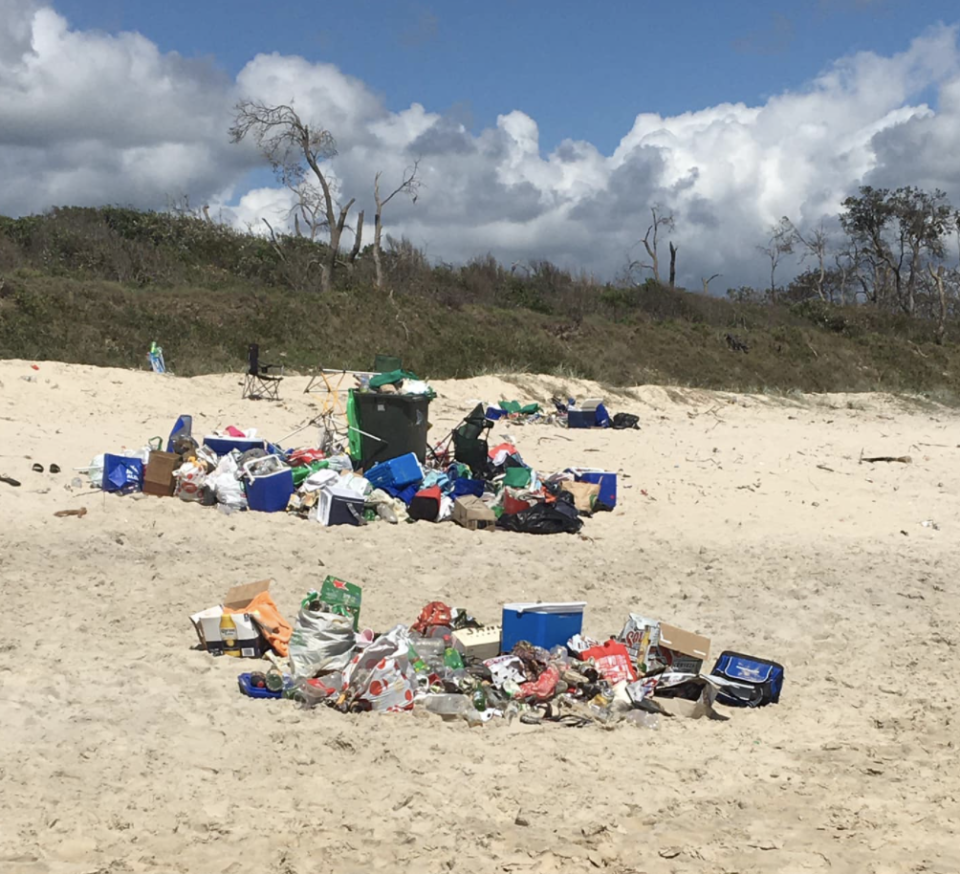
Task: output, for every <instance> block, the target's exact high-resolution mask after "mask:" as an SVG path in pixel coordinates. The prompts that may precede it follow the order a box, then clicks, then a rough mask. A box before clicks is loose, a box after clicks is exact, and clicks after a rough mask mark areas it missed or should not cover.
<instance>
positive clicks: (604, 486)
mask: <svg viewBox="0 0 960 874" xmlns="http://www.w3.org/2000/svg"><path fill="white" fill-rule="evenodd" d="M577 479H579V480H580V482H582V483H596V484H599V485H600V494H599V496H598V497H599V500H600V501H601V502H602V503H603V504H605V505H606V506H608V507H609V508H610V509H611V510H612V509H613V508H614V507H616V506H617V475H616V474H615V473H611V472H609V471H603V472H602V473H601V472H596V473H594V472H588V473H582V474H580V476H579V477H577Z"/></svg>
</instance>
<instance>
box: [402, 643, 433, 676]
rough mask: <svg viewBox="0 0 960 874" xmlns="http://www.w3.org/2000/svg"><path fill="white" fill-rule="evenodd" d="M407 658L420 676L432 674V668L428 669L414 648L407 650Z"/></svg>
mask: <svg viewBox="0 0 960 874" xmlns="http://www.w3.org/2000/svg"><path fill="white" fill-rule="evenodd" d="M407 656H408V657H409V659H410V664H411V665H413V669H414V671H416V672H417V673H418V674H429V673H430V668H428V667H427V663H426V662H425V661H424V660H423V659H422V658H421V657H420V655H419V654H418V653H417V651H416V650H415V649H414V648H413V647H412V646H410V647H408V648H407Z"/></svg>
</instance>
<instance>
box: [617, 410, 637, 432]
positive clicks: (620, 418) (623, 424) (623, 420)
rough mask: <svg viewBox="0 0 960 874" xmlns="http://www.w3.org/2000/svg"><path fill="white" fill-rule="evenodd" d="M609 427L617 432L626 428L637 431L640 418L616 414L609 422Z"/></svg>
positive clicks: (626, 414) (630, 414)
mask: <svg viewBox="0 0 960 874" xmlns="http://www.w3.org/2000/svg"><path fill="white" fill-rule="evenodd" d="M610 427H611V428H615V429H617V430H618V431H622V430H624V429H626V428H634V429H636V430H637V431H639V430H640V417H639V416H635V415H633V413H617V414H616V415H615V416H614V417H613V420H612V421H611V422H610Z"/></svg>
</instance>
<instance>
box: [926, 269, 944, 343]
mask: <svg viewBox="0 0 960 874" xmlns="http://www.w3.org/2000/svg"><path fill="white" fill-rule="evenodd" d="M927 269H928V270H929V271H930V276H931V277H932V278H933V282H934V284H935V285H936V286H937V297H938V298H939V299H940V312H939V313H938V315H937V332H936V334H934V339H935V340H936V341H937V345H938V346H942V345H943V338H944V336H945V335H946V333H947V290H946V288H945V287H944V282H943V265H942V264H941V265H940V266H939V267H938V268H937V270H934V269H933V267H932V266H931V265H929V264H928V265H927Z"/></svg>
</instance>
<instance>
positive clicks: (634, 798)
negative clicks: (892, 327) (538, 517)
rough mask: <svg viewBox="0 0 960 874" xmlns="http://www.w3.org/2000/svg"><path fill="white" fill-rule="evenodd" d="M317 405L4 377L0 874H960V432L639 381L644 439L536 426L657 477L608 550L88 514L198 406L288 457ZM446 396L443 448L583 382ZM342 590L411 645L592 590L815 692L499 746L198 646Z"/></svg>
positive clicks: (890, 410) (194, 389)
mask: <svg viewBox="0 0 960 874" xmlns="http://www.w3.org/2000/svg"><path fill="white" fill-rule="evenodd" d="M24 376H29V377H35V378H36V381H29V382H28V381H26V380H24V379H22V378H21V377H24ZM305 383H306V380H304V379H300V378H291V379H288V380H287V381H285V382H284V383H283V397H284V402H283V404H282V405H276V404H268V403H263V402H249V401H241V400H240V388H239V383H238V377H237V376H235V375H232V376H230V375H227V376H215V377H203V378H198V379H191V380H181V379H176V378H163V377H158V376H154V375H153V374H148V373H142V372H141V373H134V372H127V371H121V370H103V369H97V368H93V367H79V366H68V365H61V364H54V363H41V364H40V369H39V370H38V371H34V370H32V369H31V368H30V363H29V362H20V361H6V362H0V438H2V440H0V473H4V474H8V475H11V476H14V477H16V478H17V479H19V480H21V481H22V483H23V485H22V487H21V488H19V489H15V488H11V487H9V486H7V485H5V484H3V483H0V522H2V531H3V535H2V537H0V583H2V591H3V607H4V610H3V614H2V620H0V621H2V623H3V634H2V640H0V805H2V810H0V872H3V874H7V872H10V874H13V872H16V874H40V872H50V874H68V872H69V874H94V872H103V874H106V872H110V874H124V872H144V871H149V872H190V874H200V872H203V874H207V872H228V874H240V872H247V871H250V872H254V871H255V872H262V871H267V872H275V874H312V872H320V871H328V870H330V871H333V870H336V871H342V872H354V871H356V872H360V871H363V872H370V871H390V872H393V871H408V870H409V871H418V872H448V871H463V872H494V871H497V872H500V871H504V872H528V871H532V872H548V871H589V870H593V869H606V870H610V871H615V872H641V871H643V872H688V871H689V872H694V871H696V872H735V871H736V872H774V871H777V872H782V871H790V872H794V871H824V872H826V871H830V872H834V874H836V872H851V874H852V872H858V874H860V872H904V871H924V872H931V874H932V872H941V874H947V872H957V871H960V837H958V834H957V832H958V823H960V803H958V800H960V765H958V763H957V758H956V742H957V729H956V723H955V718H954V715H953V710H954V709H955V707H956V702H957V687H958V680H960V668H958V665H957V658H958V655H960V648H958V642H960V626H958V619H960V602H958V597H957V596H958V583H957V570H958V565H960V558H958V554H957V549H956V532H957V523H958V501H957V494H958V487H960V471H958V464H957V461H958V459H960V448H958V446H957V444H958V442H960V440H958V430H957V424H958V418H957V415H956V414H955V413H954V412H952V411H947V410H944V409H940V408H932V407H931V408H921V407H917V406H914V407H909V406H908V405H906V404H904V403H901V402H898V401H896V400H894V399H892V398H889V397H881V396H850V397H841V396H828V397H817V398H806V399H796V400H793V401H788V400H783V399H780V400H776V399H771V398H765V397H744V396H734V395H717V394H707V393H704V392H692V391H679V390H676V391H675V390H664V389H658V388H641V389H638V390H637V391H636V392H635V393H634V396H633V397H630V398H627V397H624V398H615V399H612V401H611V407H612V408H613V410H614V411H616V410H627V411H631V410H632V411H634V412H636V413H638V414H640V415H641V417H642V421H643V430H642V431H640V432H597V431H579V432H577V431H570V432H567V431H563V430H560V429H557V428H554V427H545V426H544V427H526V428H514V429H513V432H514V434H515V436H516V438H517V441H518V444H519V447H520V449H521V452H522V453H523V455H524V457H525V458H526V460H528V461H529V462H531V463H533V464H534V465H535V466H537V467H538V468H540V469H541V470H547V471H549V470H551V469H556V468H560V467H563V466H566V465H568V464H583V465H607V466H609V467H610V468H613V469H618V470H621V471H622V472H623V478H622V479H621V502H620V506H619V507H618V508H617V510H616V512H615V513H613V514H606V515H603V516H598V517H597V518H595V519H593V520H590V521H588V522H587V525H586V528H585V533H586V534H587V535H588V537H589V539H587V540H584V539H580V538H578V537H570V536H554V537H542V538H537V537H533V536H520V535H510V534H505V533H499V532H498V533H493V534H491V533H482V532H475V533H470V532H466V531H463V530H461V529H459V528H457V527H456V526H454V525H452V524H443V525H430V524H428V523H418V524H417V525H409V526H407V525H405V526H399V527H393V526H388V525H386V524H377V525H371V526H368V527H366V528H363V529H343V528H340V529H330V530H325V529H323V528H321V527H320V526H317V525H315V524H311V523H308V522H304V521H300V520H298V519H295V518H288V517H284V516H281V515H263V514H255V513H245V514H237V515H233V516H230V517H227V516H224V515H221V514H220V513H218V512H217V511H216V510H215V509H204V508H201V507H199V506H196V505H187V504H182V503H180V502H179V501H176V500H173V499H156V498H148V497H142V498H140V499H133V498H118V497H112V496H104V495H102V494H100V493H93V494H91V493H89V492H84V493H80V492H76V491H70V490H69V489H67V488H65V487H66V486H67V485H68V484H69V483H70V480H71V478H72V474H71V473H70V472H69V471H70V469H71V468H74V467H79V466H83V465H85V464H86V463H87V462H88V461H89V459H90V458H91V457H92V456H93V455H95V454H96V453H98V452H102V451H111V450H116V449H120V448H122V447H124V446H126V447H129V448H135V447H139V446H140V445H142V444H143V443H144V442H145V441H146V439H147V438H149V437H152V436H153V435H161V436H164V437H165V436H166V434H167V433H168V432H169V429H170V427H171V426H172V423H173V422H174V420H175V419H176V417H177V415H178V414H179V413H185V412H189V413H192V414H193V415H194V417H195V427H196V430H197V431H198V432H200V433H205V432H206V431H208V430H209V429H212V428H213V427H216V426H221V425H227V424H231V423H233V424H236V425H238V426H241V427H243V426H244V425H256V426H259V427H260V428H261V429H262V431H264V432H266V433H267V434H269V435H272V436H273V437H275V438H276V437H280V436H282V435H283V434H285V433H287V432H288V431H291V430H293V428H294V427H296V426H297V425H298V424H300V423H301V422H302V421H304V420H305V419H306V418H308V417H309V415H310V407H309V406H308V404H309V402H310V400H311V399H310V397H309V396H308V395H304V394H303V393H302V388H303V386H304V385H305ZM518 385H519V387H518ZM436 388H437V389H438V391H439V392H440V393H441V398H439V399H438V400H437V401H436V402H435V403H434V405H433V407H432V411H433V415H432V419H433V420H434V421H435V422H436V427H435V430H434V432H433V433H435V434H437V435H438V436H439V434H440V433H441V432H442V431H443V429H445V428H449V427H451V426H452V425H453V424H455V422H456V421H457V420H458V419H459V418H460V416H461V415H462V414H463V413H465V412H466V411H467V409H468V403H467V402H468V400H469V399H471V398H479V397H483V398H486V399H489V400H497V399H499V397H501V396H503V397H506V398H510V399H512V398H517V399H519V400H524V401H526V400H530V399H537V400H544V399H547V398H549V396H550V394H551V393H553V392H554V391H557V390H558V389H561V388H563V387H562V386H560V385H559V384H558V383H557V382H556V381H555V380H542V379H536V378H532V377H518V378H517V380H516V382H515V383H507V382H504V381H501V380H500V379H496V378H492V377H491V378H484V379H476V380H470V381H464V382H446V383H437V384H436ZM567 388H569V389H570V390H573V391H576V392H578V393H580V394H581V395H583V394H587V393H593V392H594V391H595V390H596V387H591V386H587V385H573V384H569V383H568V386H567ZM501 432H502V428H499V427H498V428H497V429H496V430H495V432H494V434H495V435H496V434H499V433H501ZM861 450H866V452H867V454H868V455H869V454H877V455H881V454H882V455H903V454H909V455H911V456H912V457H913V463H912V464H909V465H903V464H875V465H869V464H858V457H859V456H860V453H861ZM34 462H40V463H41V464H43V465H44V466H45V467H46V466H48V465H49V464H50V463H51V462H56V463H58V464H59V465H60V466H61V467H62V468H64V473H62V474H60V475H59V476H52V475H50V474H47V473H44V474H42V475H41V474H37V473H33V472H32V471H31V470H30V467H31V465H32V464H33V463H34ZM818 465H825V466H826V467H829V468H831V469H832V470H829V471H828V470H823V469H820V468H818ZM641 490H643V491H641ZM644 491H645V492H646V494H644ZM80 506H85V507H87V509H88V511H89V513H88V515H87V516H86V517H85V518H82V519H78V518H55V517H54V515H53V513H54V512H55V511H56V510H60V509H65V508H70V507H80ZM923 520H932V521H934V522H936V523H937V524H938V525H939V529H935V528H933V527H924V526H922V525H921V522H922V521H923ZM901 532H902V533H901ZM329 572H332V573H336V574H338V575H340V576H342V577H343V578H345V579H348V580H351V581H353V582H356V583H358V584H360V585H361V586H363V588H364V608H363V613H364V619H365V620H366V622H368V623H370V624H372V625H373V626H374V627H376V628H378V629H380V630H385V629H386V628H388V627H390V626H392V625H393V624H394V623H396V622H398V621H403V622H407V623H410V622H412V621H413V620H414V619H415V618H416V616H417V613H418V612H419V609H420V608H421V606H422V605H423V604H424V603H426V602H427V601H431V600H434V599H442V600H446V601H448V602H450V603H452V604H455V605H462V606H467V607H469V608H470V609H471V611H472V612H474V613H475V614H476V615H477V616H478V617H480V618H481V619H484V620H496V619H497V617H498V615H499V607H500V604H501V603H502V602H503V601H505V600H514V599H536V598H549V599H579V598H583V599H585V600H587V601H588V602H589V606H588V608H587V612H586V618H585V630H586V631H587V632H589V633H593V634H596V635H604V634H607V633H613V632H616V631H618V630H619V629H620V627H621V625H622V623H623V621H624V619H625V617H626V614H627V613H628V611H630V610H635V611H641V612H643V613H645V614H648V615H651V614H652V615H656V616H659V617H661V618H663V619H665V620H668V621H672V622H674V623H676V624H678V625H681V626H683V627H686V628H689V629H691V630H694V631H698V632H701V633H704V634H707V635H709V636H710V637H711V638H712V641H713V650H714V652H715V653H719V652H720V651H721V650H722V649H726V648H730V649H736V650H741V651H746V652H750V653H755V654H758V655H763V656H768V657H770V658H774V659H777V660H779V661H782V662H783V663H784V664H785V665H786V670H787V681H786V685H785V690H784V696H783V702H782V703H781V704H780V705H779V706H777V707H768V708H766V709H763V710H758V711H749V712H732V711H726V712H728V713H730V714H731V719H730V720H729V721H728V722H725V723H717V722H708V721H697V722H692V721H681V720H671V721H669V722H665V723H664V724H662V725H661V728H660V730H659V731H657V732H650V731H644V730H639V729H636V728H631V727H623V728H619V729H616V730H614V731H611V732H607V731H603V730H601V729H597V728H589V729H583V730H577V729H570V728H560V727H555V726H548V727H541V728H531V727H527V726H522V725H519V724H517V723H515V724H514V725H512V726H510V727H507V726H500V727H491V726H487V727H483V728H475V729H470V728H468V727H467V726H466V725H465V724H464V725H449V724H445V723H442V722H440V721H439V720H436V719H435V718H433V717H430V716H428V715H423V716H419V715H410V714H398V715H389V716H377V715H353V716H343V715H340V714H338V713H336V712H333V711H329V710H326V709H322V708H321V709H318V710H315V711H313V712H304V711H301V710H298V709H297V708H296V707H295V706H293V705H292V704H290V703H289V702H284V701H279V702H275V701H267V702H262V701H254V700H250V699H246V698H243V697H242V696H241V695H240V694H239V693H238V691H237V687H236V682H235V677H236V674H237V673H238V668H239V667H240V665H238V663H237V662H235V661H233V660H229V659H213V658H211V657H210V656H208V655H207V654H206V653H202V652H197V651H193V650H192V649H191V647H192V646H193V644H194V643H195V637H194V632H193V630H192V628H191V626H190V624H189V622H188V620H187V615H188V613H190V612H192V611H194V610H197V609H200V608H203V607H206V606H209V605H210V604H213V603H216V602H217V601H218V600H219V597H220V595H221V594H222V593H223V592H224V591H225V590H226V589H227V588H228V587H229V586H231V585H233V584H235V583H239V582H246V581H250V580H255V579H260V578H263V577H273V578H274V579H275V581H276V582H275V584H274V589H273V591H274V594H275V597H276V598H277V601H278V603H279V605H280V607H281V609H282V610H283V611H284V612H285V613H286V614H287V617H288V618H289V619H290V620H293V619H294V617H295V614H296V609H295V608H296V605H297V604H298V602H299V598H300V597H301V596H302V594H303V592H304V591H305V590H306V589H307V588H308V587H311V586H314V585H316V584H317V583H318V582H319V581H320V580H322V578H323V576H324V575H325V574H327V573H329ZM242 666H243V667H244V668H246V669H249V668H250V667H251V666H252V663H250V662H245V663H243V665H242ZM521 811H522V813H523V817H524V818H525V819H526V820H527V821H528V822H529V825H527V826H522V825H517V824H516V823H515V820H516V818H517V815H518V813H519V812H521Z"/></svg>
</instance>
